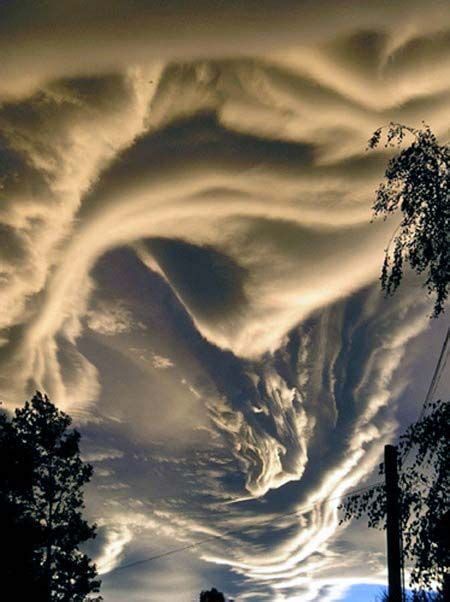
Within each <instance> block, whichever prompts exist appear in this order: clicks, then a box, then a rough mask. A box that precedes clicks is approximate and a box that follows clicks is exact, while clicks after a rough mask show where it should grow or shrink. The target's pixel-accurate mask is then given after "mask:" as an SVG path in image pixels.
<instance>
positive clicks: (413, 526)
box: [341, 401, 450, 600]
mask: <svg viewBox="0 0 450 602" xmlns="http://www.w3.org/2000/svg"><path fill="white" fill-rule="evenodd" d="M429 408H430V412H429V414H428V415H425V416H423V417H422V418H420V419H419V420H418V421H417V422H416V423H414V424H412V425H410V426H409V427H408V429H407V430H406V432H405V434H404V435H402V437H401V438H400V444H399V452H400V453H399V475H400V476H399V488H400V515H401V525H402V534H403V553H404V558H405V560H406V561H407V562H408V563H409V564H410V565H411V573H410V585H411V587H412V589H413V590H415V598H414V599H415V600H426V599H427V594H426V590H431V589H432V587H433V585H434V584H435V583H437V584H438V592H439V594H438V598H437V599H439V600H448V599H450V588H449V586H450V583H449V576H450V573H449V567H450V547H449V543H450V541H449V527H450V524H449V519H450V515H449V510H448V503H449V499H450V402H449V401H447V402H441V401H437V402H435V403H432V404H430V406H429ZM412 450H414V451H415V457H414V460H413V462H412V464H408V463H407V459H408V457H409V454H410V452H411V451H412ZM383 471H384V467H383V465H381V466H380V472H381V473H383ZM342 508H343V510H344V517H343V519H342V521H341V522H343V521H345V520H349V519H351V518H360V517H361V516H362V515H367V517H368V523H369V527H375V528H383V529H384V528H385V526H386V495H385V488H384V485H380V486H377V487H375V488H372V489H369V490H368V491H366V492H365V493H363V494H357V495H353V496H350V497H349V498H348V499H347V501H346V502H345V503H344V504H343V506H342Z"/></svg>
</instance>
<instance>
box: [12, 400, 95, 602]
mask: <svg viewBox="0 0 450 602" xmlns="http://www.w3.org/2000/svg"><path fill="white" fill-rule="evenodd" d="M70 424H71V418H70V417H69V416H68V415H67V414H65V413H63V412H61V411H59V410H58V409H57V408H56V407H55V406H54V405H53V404H52V403H51V402H50V400H49V399H48V397H47V396H43V395H42V394H41V393H36V394H35V396H34V397H33V399H32V400H31V402H28V401H27V402H26V403H25V405H24V406H23V408H20V409H17V410H16V411H15V414H14V416H13V417H12V418H11V419H8V417H7V416H6V415H4V414H1V415H0V454H1V456H2V457H3V458H4V457H8V459H9V461H8V462H3V463H1V468H0V524H1V527H2V531H3V533H5V534H6V536H5V537H3V538H2V542H1V543H0V562H1V565H2V568H3V567H4V571H3V574H4V575H5V579H4V582H3V584H2V585H3V587H12V588H13V591H16V592H18V597H17V599H22V598H23V599H28V598H25V597H24V596H32V597H30V598H29V599H30V600H31V599H33V600H36V601H37V602H44V601H45V602H54V601H55V602H56V601H58V602H59V601H61V602H83V601H84V600H87V599H90V600H93V598H87V596H88V595H89V594H90V593H91V592H98V591H99V587H100V582H99V581H98V580H96V578H95V577H96V569H95V566H94V565H93V564H92V563H91V561H90V559H89V558H88V557H87V556H86V554H84V553H83V552H82V551H81V550H80V548H79V546H80V544H82V543H83V542H85V541H87V540H89V539H91V538H93V537H95V525H89V524H88V523H87V521H86V520H84V518H83V510H84V500H83V489H82V488H83V486H84V485H85V484H86V483H87V482H88V481H89V480H90V478H91V475H92V466H91V465H89V464H86V463H84V462H83V461H82V460H81V458H80V450H79V441H80V435H79V433H78V432H77V431H75V430H68V427H69V426H70ZM6 542H8V543H6ZM95 599H96V600H97V601H98V600H101V598H99V597H97V598H95Z"/></svg>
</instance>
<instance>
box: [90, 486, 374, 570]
mask: <svg viewBox="0 0 450 602" xmlns="http://www.w3.org/2000/svg"><path fill="white" fill-rule="evenodd" d="M382 484H383V481H378V482H377V483H373V484H372V485H366V486H365V487H360V488H359V489H353V490H352V491H349V492H348V493H346V494H344V495H336V496H331V497H327V498H323V499H321V500H318V501H317V502H314V503H312V504H308V505H306V506H302V507H300V508H297V510H294V511H292V512H284V513H282V514H278V515H277V516H276V517H274V518H271V519H268V520H266V521H262V522H261V523H259V525H267V524H270V523H273V522H274V521H275V520H279V519H280V518H286V517H288V516H295V515H297V514H300V513H303V512H306V511H308V510H312V509H313V508H315V507H316V506H319V505H320V504H323V503H324V502H329V501H331V500H337V499H342V498H346V497H349V496H351V495H357V494H359V493H362V492H363V491H368V490H369V489H374V488H375V487H378V486H379V485H382ZM259 525H258V526H259ZM253 527H254V525H250V526H247V527H241V528H239V529H229V530H228V531H224V532H223V533H221V534H219V535H211V536H210V537H206V538H205V539H200V540H198V541H196V542H193V543H191V544H187V545H185V546H182V547H179V548H173V549H172V550H168V551H167V552H161V554H155V555H154V556H148V557H147V558H142V559H140V560H135V561H133V562H130V563H128V564H122V565H119V566H117V567H115V568H114V569H112V570H111V571H108V573H107V574H108V575H111V574H112V573H115V572H117V571H122V570H125V569H129V568H132V567H135V566H138V565H140V564H145V563H147V562H152V561H154V560H159V559H161V558H165V557H167V556H172V554H178V553H179V552H185V551H186V550H192V549H193V548H196V547H198V546H200V545H203V544H205V543H209V542H211V541H216V540H218V539H222V538H224V537H226V536H227V535H232V534H236V533H243V532H245V531H247V530H249V529H252V528H253ZM98 569H99V570H100V571H101V570H102V567H98Z"/></svg>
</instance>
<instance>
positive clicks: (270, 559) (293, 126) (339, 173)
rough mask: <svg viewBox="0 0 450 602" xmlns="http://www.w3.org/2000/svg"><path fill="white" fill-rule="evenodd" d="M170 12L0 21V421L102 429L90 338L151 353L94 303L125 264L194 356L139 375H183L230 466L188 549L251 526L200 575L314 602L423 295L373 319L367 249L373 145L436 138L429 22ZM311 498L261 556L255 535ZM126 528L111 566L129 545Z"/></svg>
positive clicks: (214, 484) (439, 69) (372, 255)
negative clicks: (392, 127) (379, 135)
mask: <svg viewBox="0 0 450 602" xmlns="http://www.w3.org/2000/svg"><path fill="white" fill-rule="evenodd" d="M175 4H176V3H173V6H174V7H175ZM133 6H134V5H133ZM171 6H172V3H171V4H170V5H167V6H166V8H165V9H164V10H159V9H158V10H157V9H156V8H155V7H153V5H152V4H151V3H148V5H146V6H145V8H143V9H142V11H139V14H137V13H136V10H135V8H132V7H131V5H130V6H128V5H127V4H126V3H121V4H120V6H119V5H115V4H113V5H111V3H108V7H106V5H104V4H103V3H96V4H95V6H92V7H85V8H86V10H85V12H81V11H78V9H79V7H78V8H77V3H76V2H75V3H70V6H69V5H68V7H67V11H64V14H62V13H61V11H56V10H55V7H53V8H52V3H47V7H48V8H47V9H46V10H44V9H42V10H41V9H37V8H36V6H35V5H34V4H33V3H30V4H29V5H28V4H26V5H24V4H23V3H22V5H21V8H20V10H19V8H18V7H15V5H14V3H9V4H8V7H6V8H3V9H2V11H3V12H4V13H5V14H4V16H5V18H4V19H0V21H1V22H2V26H1V27H2V28H3V30H2V31H0V53H1V54H2V56H3V57H6V59H5V60H3V59H2V61H1V65H0V136H1V137H0V194H1V206H0V236H1V242H2V244H1V248H0V290H1V296H0V309H1V311H0V327H1V328H2V330H1V333H0V394H1V395H2V397H3V398H4V399H5V400H6V402H7V405H8V407H13V406H14V405H16V404H17V403H18V402H20V401H21V399H22V398H23V397H24V396H26V395H29V394H30V392H31V391H32V390H33V389H34V388H40V389H44V390H46V391H47V392H48V393H49V394H50V395H51V396H52V397H53V398H54V399H55V400H57V401H58V402H59V404H60V405H61V406H62V407H63V408H66V409H68V410H69V411H70V412H71V413H73V414H75V415H77V416H79V417H80V418H81V417H82V418H84V419H85V420H87V421H89V420H93V419H94V418H95V419H96V420H97V419H98V414H99V412H98V408H97V404H98V400H99V399H100V398H101V387H102V384H103V383H104V382H105V381H107V380H108V378H109V376H108V374H107V373H105V371H104V370H103V371H102V370H100V369H99V367H98V364H99V363H101V362H100V356H99V357H98V361H96V357H95V354H89V353H86V351H85V347H84V346H83V345H84V344H83V343H82V341H83V337H86V336H87V333H88V332H89V330H90V331H91V332H92V331H95V332H96V333H97V334H98V336H101V335H108V338H110V339H114V338H115V336H114V335H123V336H125V334H127V335H129V336H130V337H131V336H138V335H137V334H136V331H139V333H141V335H142V336H147V337H151V336H152V334H151V328H149V327H148V326H146V325H145V324H144V322H143V321H142V319H141V318H138V319H136V320H133V307H129V306H128V305H123V304H122V303H121V300H120V294H121V286H122V285H121V283H120V282H117V283H116V296H117V298H118V300H117V302H114V301H105V300H104V299H102V297H101V294H100V293H99V283H98V282H97V281H96V278H95V275H94V272H95V268H96V266H97V265H98V264H99V262H100V261H101V260H102V258H105V257H108V253H110V252H111V251H112V250H114V249H118V248H124V247H127V248H129V249H131V250H132V252H133V253H134V257H135V258H136V263H137V262H139V265H140V269H143V270H145V271H146V272H145V273H146V274H148V278H153V279H155V278H158V279H159V280H158V282H159V286H163V287H164V286H165V287H166V291H169V290H170V291H171V294H173V298H172V301H171V303H173V304H175V305H174V306H177V307H178V309H177V311H178V312H181V313H182V312H184V314H185V315H187V316H188V317H189V320H191V322H190V324H191V327H192V333H191V334H190V335H189V336H190V337H191V338H190V339H189V337H187V338H186V341H185V343H184V344H185V345H186V347H187V348H189V352H187V353H185V354H184V355H183V356H181V355H180V356H179V357H178V356H177V357H175V356H176V353H174V358H173V360H172V354H171V353H169V354H168V352H167V350H164V349H163V350H159V349H157V348H154V349H153V350H152V352H151V353H150V355H149V357H152V358H154V359H153V361H150V362H149V365H148V368H146V370H148V371H151V370H152V369H157V368H159V370H158V373H159V374H160V375H161V373H163V372H164V374H167V373H169V374H170V375H171V374H172V373H173V374H176V375H177V377H178V376H180V375H181V374H182V370H183V362H187V360H186V355H189V354H190V355H191V356H192V358H195V362H194V360H192V359H191V360H189V361H192V362H193V364H192V365H194V364H195V366H196V370H198V373H199V375H200V376H199V378H198V381H199V382H191V383H190V384H189V394H190V395H191V396H192V397H193V398H195V400H196V403H198V404H203V407H204V408H205V412H206V411H207V412H208V424H207V425H205V424H204V423H202V424H201V427H199V428H202V429H208V431H207V432H208V433H209V436H210V437H211V441H212V442H214V445H213V448H214V449H215V450H216V451H217V449H219V448H220V449H221V450H222V451H221V453H223V454H225V456H226V458H227V459H226V461H224V463H222V462H219V461H218V462H217V463H215V461H213V460H211V462H210V464H208V462H207V461H206V460H205V466H204V467H202V469H201V470H203V469H204V480H202V478H199V479H198V483H197V486H196V487H194V486H193V485H192V483H191V486H192V487H193V489H194V490H195V492H196V493H195V495H197V498H198V499H197V498H196V499H197V502H196V504H197V505H198V506H199V507H200V506H201V499H202V496H201V491H200V490H198V491H197V489H199V488H201V487H202V486H204V487H205V488H208V489H204V491H206V490H208V491H209V494H210V495H211V496H212V498H213V499H214V500H215V502H214V503H216V504H217V503H218V500H220V499H221V500H222V501H226V502H227V505H226V507H227V511H226V512H224V513H223V514H222V516H223V520H222V521H221V520H219V519H218V517H217V515H216V514H215V513H214V512H211V516H209V515H208V516H206V517H205V518H204V520H197V521H196V525H197V527H198V529H197V530H199V531H200V530H202V529H212V525H213V524H215V526H216V528H217V529H218V527H220V528H221V529H222V530H227V529H229V528H230V526H231V527H234V526H235V525H246V524H247V523H248V524H253V525H254V532H253V534H252V535H250V536H245V537H240V536H239V535H235V536H234V537H233V553H230V550H229V546H228V547H227V546H223V547H222V546H221V545H219V544H218V547H216V549H215V551H214V552H213V551H212V550H211V549H208V551H207V552H205V554H204V557H205V558H207V559H208V560H210V561H212V562H216V563H219V564H222V565H227V566H231V567H233V570H234V571H235V572H236V575H238V576H239V578H242V579H244V578H245V580H247V581H245V588H247V589H245V588H244V589H245V591H246V592H247V593H246V594H245V595H246V596H247V597H248V596H250V595H251V594H252V592H253V593H254V592H255V591H257V592H258V593H257V595H258V596H259V598H258V599H264V596H265V595H268V594H267V591H269V590H268V589H267V588H272V589H270V591H272V592H276V594H273V595H276V596H278V598H276V599H279V600H283V599H286V600H287V599H289V600H294V599H296V598H295V597H294V596H301V599H302V600H313V599H316V598H317V597H320V596H321V599H322V600H323V599H325V596H326V595H328V596H329V599H330V600H331V599H333V596H334V595H336V596H337V594H336V592H335V594H333V593H332V592H328V593H326V591H325V590H324V589H323V588H324V587H325V585H326V583H329V584H332V583H334V584H335V587H336V588H337V590H339V588H341V589H342V587H344V586H343V585H342V582H340V581H339V579H338V577H337V576H336V574H334V576H333V574H332V570H331V569H332V567H333V566H336V563H337V560H336V556H335V554H334V552H333V549H332V546H333V541H334V538H336V537H337V534H338V533H339V529H338V523H337V506H338V504H339V499H340V496H342V494H343V493H345V491H346V490H347V489H348V488H350V487H352V486H353V485H355V484H357V483H358V482H360V481H361V480H362V479H364V478H365V477H366V476H367V475H368V474H370V472H371V471H372V469H373V467H374V466H375V464H376V462H377V460H378V457H379V454H380V451H381V449H382V446H383V444H384V443H385V442H386V441H387V440H389V438H390V437H392V435H393V433H394V432H395V429H396V421H395V412H394V410H395V400H396V399H397V398H398V397H399V395H400V393H401V390H402V383H401V379H400V384H399V385H395V386H394V384H393V380H392V377H393V374H394V372H395V370H397V368H398V367H399V366H400V364H401V361H402V357H403V354H404V350H405V346H406V345H407V343H408V341H409V340H410V339H412V338H413V337H414V336H416V335H417V334H418V333H419V332H420V331H421V330H423V329H424V328H425V326H426V319H425V318H424V316H425V314H426V308H425V304H424V302H423V299H422V296H421V294H420V293H418V292H417V289H415V288H414V289H406V291H405V292H403V293H401V294H400V295H399V296H398V297H397V298H396V299H395V300H394V301H393V302H391V303H387V302H385V301H384V300H383V299H381V297H380V296H379V294H378V292H377V291H376V288H375V287H374V286H373V285H372V283H373V282H374V281H375V280H376V278H377V276H378V271H379V268H380V265H381V261H382V256H383V251H384V248H385V246H386V245H387V243H388V241H389V238H390V236H391V233H392V230H393V228H394V227H395V224H393V223H391V222H390V221H387V222H377V223H374V224H370V223H369V220H370V205H371V202H372V198H373V191H374V189H375V187H376V185H377V182H378V181H379V179H380V178H381V176H382V173H383V166H384V165H385V162H386V160H387V157H388V155H387V152H383V151H376V152H371V153H370V154H367V153H365V151H364V147H365V141H366V139H367V137H368V136H369V135H370V133H371V132H372V131H373V130H374V129H375V128H376V127H378V126H379V125H380V124H382V123H385V122H387V121H390V120H398V121H406V122H408V123H411V122H412V123H416V124H417V123H419V122H420V120H422V119H425V120H426V121H427V122H428V123H429V124H430V125H431V126H432V127H433V129H434V131H436V133H437V134H438V135H440V136H443V137H445V136H446V135H448V129H447V123H448V101H449V92H448V90H449V87H448V80H446V78H445V77H444V74H445V73H446V68H448V58H449V49H450V43H449V39H450V38H449V34H448V31H445V30H444V29H443V23H445V20H444V19H443V15H445V13H446V5H445V3H443V2H439V1H434V2H429V3H427V5H426V6H424V4H423V3H422V2H412V3H411V2H409V3H407V4H406V3H395V4H390V5H386V4H385V3H384V2H383V3H381V2H380V3H379V2H373V3H371V6H370V7H368V6H363V5H362V4H361V3H358V2H354V3H347V4H346V6H345V7H342V8H341V9H339V10H337V9H336V6H335V3H331V2H325V1H324V2H321V3H319V4H318V3H314V6H312V5H310V4H309V3H306V2H305V3H296V4H295V6H294V5H293V4H292V5H291V3H290V2H287V3H284V4H283V6H282V7H280V6H279V3H276V4H275V3H271V2H265V3H263V4H262V5H261V3H259V4H258V9H257V10H256V12H255V6H254V5H253V3H252V2H245V3H244V2H243V3H239V6H236V7H235V8H234V9H233V10H231V9H230V11H229V13H226V14H224V12H223V6H222V5H221V10H220V11H219V9H218V8H216V7H215V5H214V3H213V4H210V5H208V6H201V7H200V8H199V11H200V14H201V18H199V16H198V14H196V11H194V10H193V9H188V8H186V7H184V5H183V8H181V6H178V5H177V7H178V10H177V11H176V12H173V11H172V10H169V9H170V7H171ZM106 8H107V9H108V10H107V11H106ZM130 11H131V12H130ZM72 13H73V14H79V19H77V20H74V19H71V14H72ZM72 16H73V15H72ZM250 17H251V24H249V21H248V19H249V18H250ZM186 18H189V23H190V27H189V30H187V29H186V27H185V26H184V27H182V25H183V24H185V22H186ZM28 20H30V21H29V22H28ZM31 22H32V23H33V27H32V28H31V25H30V24H31ZM124 22H126V24H127V27H126V28H125V29H126V31H125V32H124V30H123V27H122V23H124ZM180 27H181V29H180ZM119 29H120V31H121V32H122V33H123V35H119V34H118V32H119ZM175 31H176V32H177V33H176V35H175V34H174V32H175ZM81 32H82V33H81ZM143 266H145V267H143ZM136 269H137V268H136ZM129 282H130V283H131V285H133V282H135V281H133V277H132V275H130V280H129ZM163 283H164V284H163ZM126 286H128V283H127V284H126V285H123V286H122V292H123V293H124V292H125V287H126ZM167 294H169V293H168V292H167ZM148 304H149V306H150V307H151V299H148ZM130 333H131V334H130ZM133 333H134V334H133ZM193 333H195V334H193ZM195 337H197V338H195ZM194 339H195V341H196V343H195V345H194V344H193V343H192V341H194ZM189 341H190V342H189ZM105 345H106V343H105ZM189 346H190V347H189ZM133 348H134V347H132V346H130V348H129V350H128V351H127V352H126V353H124V357H125V356H126V359H123V362H124V364H123V365H124V366H125V362H129V361H130V357H131V355H132V354H133V351H132V350H133ZM122 351H123V350H122ZM230 352H231V354H233V355H231V354H230ZM126 354H128V355H126ZM138 355H139V354H138ZM167 355H170V357H171V359H170V360H167V361H165V362H163V363H162V364H161V361H160V360H158V361H159V363H158V361H156V360H155V358H163V359H164V358H166V356H167ZM143 357H144V355H142V353H141V354H140V355H139V358H140V359H139V358H137V359H136V358H135V359H134V360H133V361H135V362H141V364H142V362H143V361H144V360H143V359H142V358H143ZM230 358H233V359H230ZM227 362H228V363H227ZM222 363H223V364H222ZM141 364H139V365H141ZM225 364H226V365H227V367H228V368H227V369H229V373H227V372H226V370H225V369H224V368H223V365H225ZM186 365H187V364H186ZM161 367H164V368H165V370H161V369H160V368H161ZM124 369H125V368H124ZM171 371H173V372H171ZM186 373H188V370H187V371H186ZM159 378H161V379H162V378H163V377H162V376H160V377H159ZM164 378H169V377H164ZM183 379H184V380H182V381H181V382H182V386H183V387H184V386H185V385H184V384H183V383H186V382H187V381H186V374H185V375H184V376H183ZM182 415H183V416H187V415H188V412H187V411H186V410H183V412H182ZM119 422H120V421H119ZM205 432H206V431H205ZM194 439H195V437H194ZM189 453H191V452H189ZM214 453H215V452H214ZM189 458H190V456H187V461H188V463H189V461H190V459H189ZM169 464H170V463H169ZM208 466H209V468H208ZM211 466H213V468H211ZM231 467H232V468H231ZM185 468H186V467H185ZM186 470H188V471H189V470H194V469H193V467H192V466H190V467H188V468H186ZM208 471H209V472H208ZM230 471H231V472H230ZM235 471H237V472H236V473H235ZM230 474H233V475H234V476H233V477H231V476H230ZM237 474H238V475H239V477H237V476H236V475H237ZM180 478H181V477H180ZM124 489H125V488H124ZM280 492H282V495H281V496H280V495H279V493H280ZM209 494H208V495H209ZM325 497H331V498H332V501H329V502H324V503H323V504H321V505H319V506H316V507H315V508H314V510H308V511H307V512H305V513H303V514H302V513H300V514H301V515H302V516H301V517H300V518H299V516H298V515H291V516H290V518H289V517H286V519H284V520H283V521H281V523H280V524H279V530H278V533H275V532H268V530H267V527H266V526H264V525H263V524H261V526H260V527H258V521H262V523H263V522H264V521H263V519H264V518H265V517H266V518H267V517H269V518H271V517H275V516H276V514H277V513H279V512H288V511H295V510H297V509H299V508H300V507H303V506H305V505H310V504H312V503H316V502H317V501H318V500H321V499H323V498H325ZM203 499H204V498H203ZM230 502H232V503H230ZM194 507H196V506H195V504H194ZM162 511H164V512H167V508H165V507H164V508H163V509H161V508H159V507H157V506H154V507H153V506H152V507H151V508H149V509H148V512H149V513H150V514H152V515H153V513H155V512H162ZM184 511H185V508H183V505H182V504H181V506H180V507H178V506H177V508H176V509H175V510H174V509H173V508H172V509H171V515H170V516H171V517H172V519H171V520H173V521H175V520H181V518H180V517H181V516H183V512H184ZM121 516H123V512H122V510H121ZM155 516H157V515H155ZM113 517H114V512H112V513H111V516H110V520H111V521H112V522H114V520H113ZM174 517H178V519H175V518H174ZM149 520H150V519H149ZM155 520H156V519H155ZM152 521H153V518H152ZM149 524H150V523H149ZM151 524H152V528H156V527H155V525H157V521H156V523H154V522H151ZM120 525H121V526H120V528H119V527H116V531H113V532H111V534H110V535H109V536H108V537H109V539H108V538H107V542H106V544H105V546H106V547H105V549H104V556H105V558H106V557H108V558H109V557H111V558H112V556H114V558H113V559H112V560H111V558H110V560H111V562H110V566H113V565H114V563H115V562H118V561H119V559H120V554H121V553H122V552H121V550H122V549H124V547H125V546H126V545H130V542H132V540H133V532H134V531H133V530H134V528H135V527H134V526H133V523H132V521H131V523H130V524H128V523H127V521H126V520H124V519H123V518H122V519H121V522H120ZM208 525H210V526H208ZM186 528H187V527H186V525H185V526H183V525H181V526H179V528H177V530H176V533H175V535H176V537H179V538H181V539H182V538H183V537H184V536H185V535H183V534H184V533H185V532H186ZM189 528H190V529H191V530H192V529H193V527H192V525H191V526H190V527H189ZM195 530H196V529H194V531H195ZM269 531H270V529H269ZM256 541H259V542H262V543H259V544H258V546H259V547H258V546H256V548H255V545H256V543H255V542H256ZM264 542H270V545H269V544H268V543H264ZM255 550H256V551H255ZM106 561H108V562H109V560H108V559H106V560H105V562H106ZM333 563H334V564H333ZM108 566H109V565H108ZM330 571H331V572H330ZM349 578H350V577H349ZM327 579H328V581H327ZM333 580H334V581H333ZM345 583H346V582H345ZM243 587H244V586H243ZM252 588H253V589H252ZM337 590H336V591H337ZM308 592H309V593H308ZM270 595H272V594H270ZM243 599H245V598H243ZM270 599H274V598H270ZM298 599H300V598H298Z"/></svg>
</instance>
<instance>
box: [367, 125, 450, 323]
mask: <svg viewBox="0 0 450 602" xmlns="http://www.w3.org/2000/svg"><path fill="white" fill-rule="evenodd" d="M384 129H386V130H387V135H386V142H385V147H393V146H400V145H401V144H402V143H403V142H404V140H405V139H406V138H412V142H411V144H410V145H409V146H408V147H406V148H404V149H402V150H401V151H400V153H399V154H398V155H396V156H394V157H393V158H392V159H391V160H390V161H389V163H388V165H387V168H386V171H385V174H384V182H382V183H381V184H380V186H379V187H378V189H377V193H376V199H375V203H374V205H373V212H374V216H375V217H376V216H378V215H383V216H384V218H386V217H387V216H388V215H390V214H392V213H394V212H396V211H397V210H400V211H401V214H402V219H401V222H400V224H399V225H398V227H397V230H396V231H395V233H394V235H393V237H392V240H391V242H390V244H389V246H388V248H387V249H386V254H385V260H384V264H383V268H382V272H381V277H380V280H381V286H382V289H383V290H384V291H385V293H386V294H387V295H391V294H393V293H394V292H395V290H396V289H397V287H398V286H399V284H400V282H401V280H402V277H403V270H404V264H405V263H407V264H409V266H410V267H411V268H412V269H413V270H414V271H415V272H416V273H418V274H422V273H423V274H425V282H424V286H425V287H426V289H427V291H428V294H430V295H433V296H434V297H435V303H434V309H433V317H437V316H438V315H439V314H440V313H442V312H443V311H444V305H445V302H446V300H447V296H448V285H449V281H450V244H449V243H450V203H449V184H450V174H449V162H450V161H449V159H450V148H449V145H448V144H439V142H438V140H437V138H436V136H435V135H434V134H433V132H432V131H431V129H430V128H429V127H428V126H427V125H426V124H424V125H423V127H422V128H421V129H416V128H412V127H408V126H406V125H402V124H400V123H390V124H389V125H388V126H385V127H381V128H378V129H377V130H376V131H375V132H374V134H373V135H372V137H371V139H370V140H369V143H368V148H370V149H373V148H375V147H377V146H378V145H379V144H380V141H381V136H382V133H383V130H384Z"/></svg>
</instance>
